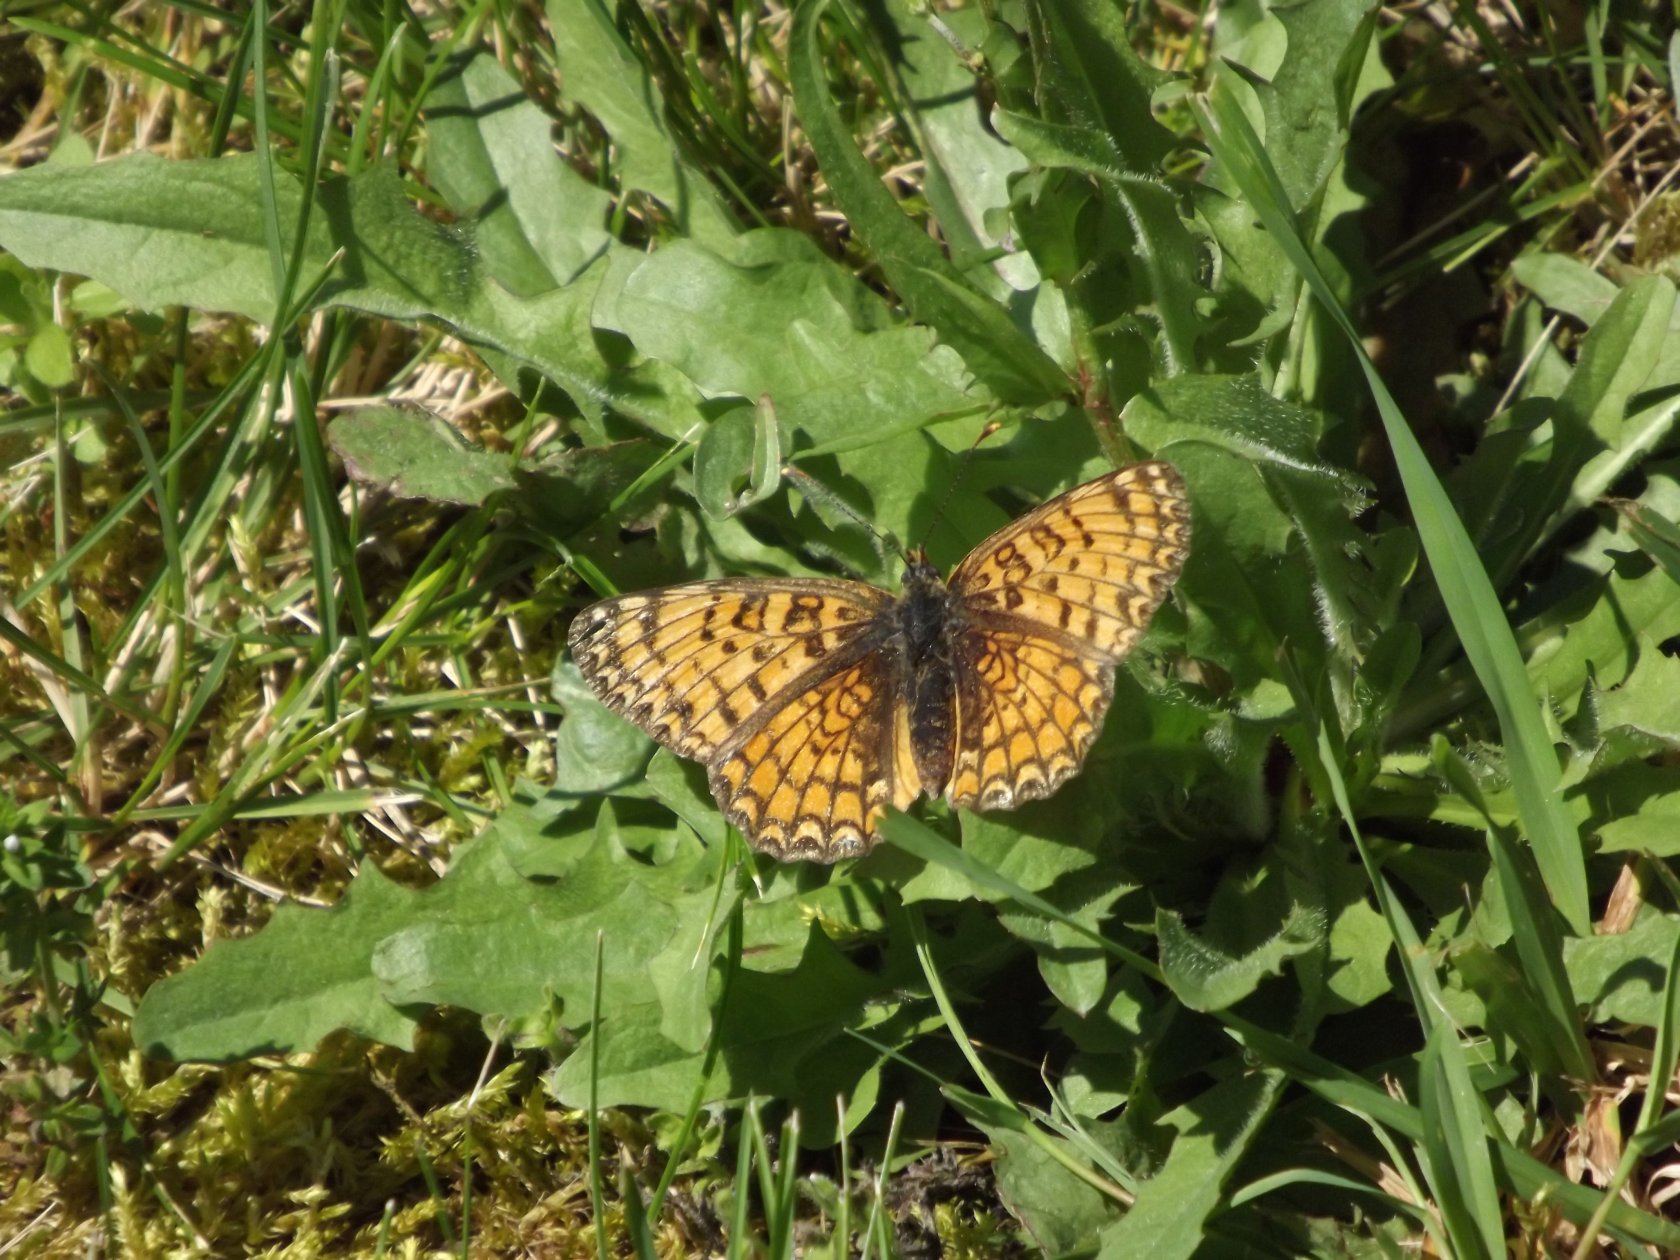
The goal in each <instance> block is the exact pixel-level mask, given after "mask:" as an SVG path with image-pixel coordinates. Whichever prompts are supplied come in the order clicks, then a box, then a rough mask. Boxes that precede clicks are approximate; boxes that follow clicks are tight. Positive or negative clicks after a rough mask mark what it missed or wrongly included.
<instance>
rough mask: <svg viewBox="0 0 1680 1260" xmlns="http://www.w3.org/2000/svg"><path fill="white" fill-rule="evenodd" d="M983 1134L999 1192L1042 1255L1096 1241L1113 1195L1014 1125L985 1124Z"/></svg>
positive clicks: (1108, 1215)
mask: <svg viewBox="0 0 1680 1260" xmlns="http://www.w3.org/2000/svg"><path fill="white" fill-rule="evenodd" d="M986 1137H987V1138H988V1139H990V1141H991V1143H992V1145H993V1146H994V1147H995V1148H996V1149H997V1153H998V1154H997V1189H998V1196H999V1197H1000V1198H1001V1199H1002V1200H1003V1202H1004V1206H1005V1207H1007V1208H1008V1209H1009V1210H1010V1212H1012V1213H1013V1214H1014V1216H1015V1219H1016V1220H1018V1221H1020V1222H1021V1224H1022V1225H1023V1226H1025V1227H1026V1231H1027V1233H1029V1234H1030V1235H1032V1240H1033V1242H1034V1243H1036V1244H1037V1245H1038V1248H1039V1250H1040V1251H1041V1252H1042V1253H1043V1254H1045V1255H1047V1256H1060V1255H1067V1254H1068V1253H1070V1252H1074V1251H1078V1250H1080V1249H1083V1248H1086V1247H1089V1246H1091V1245H1092V1244H1093V1243H1095V1241H1096V1237H1097V1232H1098V1231H1099V1230H1100V1229H1102V1227H1103V1226H1104V1225H1106V1224H1107V1223H1108V1222H1109V1221H1111V1220H1113V1219H1114V1213H1115V1205H1114V1203H1113V1201H1112V1200H1111V1199H1109V1198H1108V1197H1107V1196H1105V1195H1103V1194H1102V1193H1100V1192H1099V1191H1098V1190H1097V1189H1096V1188H1095V1187H1094V1186H1092V1185H1091V1184H1090V1183H1089V1182H1087V1181H1085V1180H1083V1179H1081V1178H1079V1177H1076V1176H1075V1175H1074V1174H1073V1173H1072V1172H1071V1171H1070V1170H1069V1169H1068V1167H1067V1166H1066V1165H1065V1164H1064V1163H1063V1162H1062V1161H1060V1160H1058V1159H1056V1158H1055V1157H1054V1156H1053V1155H1051V1154H1050V1152H1049V1151H1047V1150H1045V1148H1044V1143H1043V1142H1042V1141H1034V1140H1033V1139H1032V1138H1031V1137H1030V1136H1028V1135H1027V1134H1026V1133H1024V1132H1022V1131H1020V1129H1019V1128H1017V1127H1014V1126H1006V1125H997V1124H994V1125H988V1126H986ZM1052 1140H1054V1139H1052Z"/></svg>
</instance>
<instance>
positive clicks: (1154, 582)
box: [945, 460, 1190, 809]
mask: <svg viewBox="0 0 1680 1260" xmlns="http://www.w3.org/2000/svg"><path fill="white" fill-rule="evenodd" d="M1189 547H1190V504H1189V499H1188V497H1187V495H1186V492H1185V487H1184V480H1183V478H1182V477H1180V476H1179V474H1178V471H1177V470H1176V469H1175V468H1173V467H1172V465H1170V464H1167V463H1163V462H1161V461H1159V460H1151V461H1149V462H1147V463H1142V464H1134V465H1132V466H1131V467H1129V468H1122V469H1121V470H1119V471H1118V472H1114V473H1110V474H1108V475H1106V476H1103V477H1098V478H1097V479H1096V480H1094V481H1088V482H1086V483H1085V484H1084V485H1081V486H1076V487H1074V488H1073V489H1072V490H1069V491H1068V492H1067V493H1066V494H1064V495H1061V496H1059V497H1057V498H1055V499H1051V500H1050V501H1049V502H1048V503H1045V504H1044V505H1042V506H1041V507H1039V508H1038V509H1037V510H1036V511H1033V512H1031V513H1029V514H1028V515H1026V516H1024V517H1022V518H1021V519H1020V520H1018V521H1015V522H1013V523H1012V524H1010V525H1008V526H1006V527H1005V528H1004V529H1001V530H999V531H998V532H997V533H996V534H994V535H992V536H991V537H990V538H988V539H987V540H986V541H985V542H983V543H981V544H980V545H979V546H978V547H976V548H975V549H974V550H973V551H972V552H970V553H969V555H968V557H967V558H966V559H964V560H963V562H962V563H961V564H960V565H958V566H957V569H956V572H954V573H953V574H952V575H951V580H950V587H951V589H952V591H953V592H954V593H956V594H957V595H958V596H959V598H960V599H961V601H962V607H963V612H964V621H965V623H966V629H965V630H964V631H962V632H961V633H960V635H959V638H958V643H957V657H958V661H957V666H958V668H957V688H956V690H957V720H956V726H957V732H958V738H957V753H956V758H955V762H954V764H953V766H952V772H951V778H950V781H949V782H948V784H947V785H946V792H945V794H946V796H947V797H948V798H949V799H950V801H951V803H952V804H954V805H976V806H979V807H980V808H984V809H1007V808H1010V807H1011V806H1013V805H1015V804H1017V803H1019V802H1020V801H1023V800H1032V799H1035V798H1037V797H1042V796H1048V795H1049V794H1050V793H1051V792H1053V791H1054V790H1055V789H1056V788H1057V787H1059V786H1061V784H1062V783H1063V782H1065V781H1066V780H1067V779H1068V778H1070V777H1071V776H1072V775H1073V774H1074V773H1075V772H1077V771H1078V769H1079V767H1080V766H1081V765H1082V764H1083V762H1084V759H1085V754H1086V752H1087V751H1089V749H1090V746H1091V744H1092V743H1093V742H1094V741H1095V739H1096V737H1097V733H1098V732H1099V731H1100V730H1101V729H1102V720H1103V716H1104V715H1105V714H1106V713H1107V711H1108V704H1109V701H1110V699H1112V697H1113V694H1114V667H1115V665H1116V663H1117V662H1118V661H1119V660H1120V659H1121V658H1122V657H1124V656H1125V655H1126V653H1127V652H1129V651H1131V649H1132V648H1133V647H1134V646H1135V645H1136V644H1137V642H1138V640H1139V639H1141V638H1142V637H1143V634H1144V631H1145V629H1147V627H1148V625H1149V621H1150V618H1152V617H1153V616H1154V615H1155V610H1156V609H1157V608H1158V607H1160V605H1161V601H1162V600H1164V599H1165V598H1166V596H1167V592H1168V590H1170V589H1171V587H1172V584H1173V583H1174V582H1175V581H1177V579H1178V575H1179V573H1180V571H1181V570H1182V569H1183V567H1184V560H1185V557H1186V556H1187V555H1188V554H1189Z"/></svg>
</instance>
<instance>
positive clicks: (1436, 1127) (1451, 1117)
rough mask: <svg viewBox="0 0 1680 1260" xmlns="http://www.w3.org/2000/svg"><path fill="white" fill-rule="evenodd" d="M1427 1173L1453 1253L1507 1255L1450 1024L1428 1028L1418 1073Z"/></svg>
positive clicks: (1477, 1106) (1474, 1098) (1476, 1105)
mask: <svg viewBox="0 0 1680 1260" xmlns="http://www.w3.org/2000/svg"><path fill="white" fill-rule="evenodd" d="M1419 1092H1420V1094H1421V1098H1420V1100H1419V1101H1420V1104H1421V1109H1422V1112H1423V1147H1424V1150H1425V1151H1426V1152H1427V1153H1428V1156H1429V1162H1428V1165H1427V1166H1426V1168H1425V1174H1426V1176H1427V1177H1428V1178H1429V1183H1430V1185H1431V1187H1432V1188H1433V1189H1434V1191H1435V1196H1434V1202H1435V1204H1436V1205H1437V1206H1438V1207H1439V1208H1440V1210H1441V1215H1442V1218H1443V1220H1444V1222H1445V1225H1446V1229H1447V1236H1448V1238H1450V1239H1451V1240H1452V1243H1453V1245H1454V1250H1455V1253H1456V1254H1458V1255H1462V1256H1470V1257H1480V1258H1481V1260H1493V1257H1495V1256H1502V1255H1504V1253H1505V1245H1504V1239H1505V1234H1504V1229H1503V1226H1502V1224H1501V1212H1500V1206H1499V1195H1498V1192H1497V1191H1496V1189H1495V1187H1494V1176H1493V1165H1492V1162H1491V1161H1490V1159H1489V1157H1488V1139H1487V1134H1486V1132H1485V1131H1484V1129H1483V1127H1482V1112H1481V1099H1480V1097H1479V1096H1478V1095H1477V1094H1476V1091H1475V1088H1474V1087H1473V1086H1472V1084H1471V1082H1470V1069H1469V1066H1468V1065H1467V1064H1466V1062H1465V1058H1464V1050H1463V1047H1462V1046H1460V1045H1459V1042H1458V1034H1457V1033H1456V1032H1455V1031H1454V1030H1453V1027H1452V1024H1451V1022H1450V1021H1448V1020H1444V1019H1443V1020H1438V1021H1437V1022H1436V1023H1435V1026H1434V1027H1433V1028H1432V1029H1431V1030H1430V1034H1429V1044H1428V1045H1427V1046H1426V1047H1425V1049H1424V1053H1423V1063H1422V1067H1421V1070H1420V1072H1419Z"/></svg>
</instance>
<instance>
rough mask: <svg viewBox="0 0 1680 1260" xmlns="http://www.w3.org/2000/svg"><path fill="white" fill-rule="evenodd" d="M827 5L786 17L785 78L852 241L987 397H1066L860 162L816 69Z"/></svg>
mask: <svg viewBox="0 0 1680 1260" xmlns="http://www.w3.org/2000/svg"><path fill="white" fill-rule="evenodd" d="M829 3H830V0H813V2H812V3H808V4H801V5H800V6H798V7H797V8H796V9H795V10H794V15H793V42H792V46H791V47H790V49H789V53H788V57H789V71H790V73H791V76H792V79H793V93H794V102H795V104H796V106H797V108H798V111H799V119H800V122H801V123H803V124H804V127H805V131H806V134H807V136H808V137H809V138H810V141H811V147H812V149H813V150H815V152H816V154H817V158H818V161H819V162H820V163H821V165H822V169H823V174H824V175H825V176H826V177H827V179H828V183H829V187H830V188H831V189H832V190H833V191H834V194H835V197H836V199H837V200H838V201H839V203H840V206H841V208H842V209H843V210H844V211H845V212H846V218H847V221H848V222H849V223H850V225H851V228H852V231H853V232H855V233H856V234H857V235H858V237H859V238H860V239H862V240H863V241H864V242H865V244H866V245H868V247H869V250H870V252H871V253H872V254H874V255H875V257H876V258H877V259H878V261H879V262H880V265H881V268H882V271H883V272H884V273H885V275H886V277H887V281H888V283H890V284H891V285H892V286H893V288H894V289H895V290H896V291H897V292H898V293H899V295H900V296H902V297H903V298H904V300H905V302H906V303H907V304H908V305H909V307H910V311H911V314H912V315H914V317H915V318H916V319H917V320H919V321H921V322H922V323H925V324H929V325H931V326H932V327H933V328H934V329H935V330H936V331H937V332H938V334H939V337H940V340H942V341H943V342H944V343H945V344H947V345H949V346H950V347H951V348H952V349H954V350H955V351H956V352H957V353H958V354H959V355H960V356H962V359H963V362H964V363H965V364H966V365H967V366H968V370H969V371H971V372H973V373H974V375H975V376H977V377H978V378H979V379H980V380H981V381H983V382H985V384H986V385H987V386H988V387H989V388H990V389H991V390H992V392H994V393H995V394H997V395H998V396H999V397H1000V398H1002V399H1004V400H1005V401H1008V402H1018V403H1023V404H1032V403H1037V402H1043V401H1046V400H1048V399H1052V398H1059V397H1061V396H1063V395H1065V394H1067V393H1068V392H1069V390H1070V382H1069V381H1068V378H1067V376H1066V374H1065V373H1064V372H1063V371H1062V370H1061V369H1060V368H1058V367H1057V366H1056V364H1055V362H1054V361H1053V360H1052V359H1051V358H1050V357H1049V356H1048V355H1046V354H1045V353H1044V351H1043V350H1041V349H1040V348H1039V347H1038V346H1037V345H1036V344H1035V343H1034V342H1033V340H1032V339H1031V338H1030V337H1029V336H1028V335H1027V334H1026V333H1024V332H1023V331H1022V330H1021V329H1020V328H1018V327H1017V326H1016V325H1015V324H1014V323H1013V322H1012V321H1011V319H1010V317H1009V314H1008V312H1007V311H1006V310H1005V309H1004V308H1003V307H1001V306H999V305H997V304H996V303H995V302H993V301H992V300H991V298H989V297H987V296H985V295H984V294H983V293H981V292H979V291H978V290H976V289H975V288H973V287H971V286H970V285H969V283H968V282H967V281H966V279H964V277H963V276H962V275H961V273H959V272H958V271H957V269H956V268H955V267H954V266H952V264H951V263H950V262H949V261H948V260H947V259H946V257H945V255H944V254H943V252H942V251H941V250H940V248H939V246H938V244H937V243H936V242H935V241H934V240H933V239H932V238H931V237H929V236H928V234H927V232H926V231H925V230H923V229H922V228H921V227H920V226H918V225H917V224H915V223H913V222H911V221H910V219H909V218H908V217H906V215H905V214H904V212H903V211H901V210H900V209H899V208H898V206H897V204H896V203H895V202H894V201H893V198H892V194H891V193H889V192H888V191H887V190H886V188H885V187H884V186H883V185H882V183H881V181H880V179H879V177H878V176H877V175H876V173H875V171H874V170H873V169H872V168H871V167H870V165H869V163H868V162H867V161H866V160H865V159H864V157H863V155H862V154H861V153H859V152H858V150H857V145H856V144H855V143H854V141H853V139H852V136H851V133H850V131H849V130H848V129H847V127H846V125H845V123H844V121H843V120H842V119H841V117H840V113H839V110H838V109H836V108H835V104H834V94H833V92H832V91H831V90H830V88H829V85H828V81H827V76H826V72H825V70H824V66H823V59H822V48H821V43H820V39H819V34H820V28H821V24H822V18H823V16H824V14H825V12H826V11H827V9H828V7H829ZM780 402H781V400H780V399H777V403H778V405H780Z"/></svg>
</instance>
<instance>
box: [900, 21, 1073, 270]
mask: <svg viewBox="0 0 1680 1260" xmlns="http://www.w3.org/2000/svg"><path fill="white" fill-rule="evenodd" d="M873 12H881V13H884V15H885V16H886V17H887V19H888V20H889V21H890V22H891V24H892V28H893V29H892V31H891V35H890V36H889V38H891V39H892V41H893V45H892V50H893V52H895V53H896V54H897V58H898V60H897V63H896V66H895V68H896V69H897V71H898V77H899V78H900V80H901V81H902V82H903V85H904V90H905V93H906V95H907V97H908V99H907V101H906V102H905V104H906V106H907V109H906V112H907V114H908V116H909V118H910V119H911V120H912V121H913V123H914V125H915V129H916V133H917V136H918V138H919V139H920V141H921V147H922V156H923V158H924V159H925V161H926V163H927V175H926V179H925V181H924V185H923V187H924V191H925V193H926V195H927V199H928V204H929V206H930V207H931V208H932V210H933V213H934V215H935V216H936V217H937V219H938V221H939V228H940V235H941V236H943V237H944V239H945V241H946V243H947V244H948V246H949V247H950V249H951V253H952V255H953V257H954V259H955V260H956V261H957V265H958V266H959V268H961V269H962V270H963V272H964V274H965V275H966V276H968V277H969V279H970V280H971V282H972V283H973V284H974V285H975V286H976V287H977V288H983V289H985V290H986V291H987V292H988V293H990V294H991V295H992V297H993V298H995V299H997V300H1000V301H1005V300H1008V299H1009V298H1010V297H1011V296H1012V290H1015V291H1022V292H1026V291H1031V290H1033V289H1034V288H1035V286H1036V285H1037V283H1038V272H1037V269H1036V268H1034V267H1033V265H1032V259H1030V258H1029V257H1027V256H1026V255H1025V254H1022V253H1018V252H1012V253H1006V254H1005V256H1004V257H1002V258H997V259H994V260H993V261H992V262H991V263H990V264H989V265H990V268H991V269H992V270H993V271H994V272H995V273H996V275H995V276H987V275H986V274H985V273H984V272H983V271H982V270H981V267H980V266H979V265H974V266H964V263H963V260H964V259H966V258H970V257H973V256H975V255H978V254H981V253H983V252H986V251H990V250H998V249H1004V250H1007V249H1008V248H1009V246H1008V237H1007V234H1006V233H1004V232H1002V231H1000V230H999V229H1000V228H1003V227H1006V226H1007V220H1006V219H1004V218H1003V217H1002V216H1003V212H1004V211H1005V210H1006V208H1007V207H1008V205H1009V180H1010V178H1011V177H1012V176H1014V175H1016V174H1017V173H1019V172H1020V171H1022V170H1024V169H1025V168H1026V165H1027V163H1026V159H1025V158H1024V157H1023V156H1022V155H1021V154H1020V153H1019V152H1017V151H1016V150H1015V149H1013V148H1011V147H1010V146H1009V145H1007V144H1005V143H1003V142H1002V141H1001V140H999V139H998V137H997V135H996V133H994V132H993V131H992V130H991V129H990V128H989V127H987V126H986V118H985V110H984V105H983V102H982V100H981V92H980V84H979V80H978V77H977V75H976V73H975V71H974V69H973V67H972V66H971V65H969V64H968V63H967V62H966V60H965V59H964V58H963V56H962V55H961V53H960V52H959V50H958V49H956V48H954V47H952V43H953V41H954V40H962V41H963V42H964V43H966V44H969V45H972V44H974V43H977V42H978V41H979V40H980V39H982V38H983V36H984V33H985V30H986V18H985V15H984V14H983V13H981V11H980V10H978V9H955V10H945V11H943V12H940V13H939V14H937V15H935V14H933V13H932V12H930V11H926V10H922V9H920V8H917V7H915V6H913V5H911V4H910V3H909V2H908V0H889V3H886V4H884V5H882V6H881V9H880V10H877V11H872V14H873ZM1048 296H1049V295H1047V294H1045V293H1042V292H1040V293H1038V294H1037V300H1038V301H1044V300H1045V299H1046V298H1047V297H1048Z"/></svg>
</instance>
